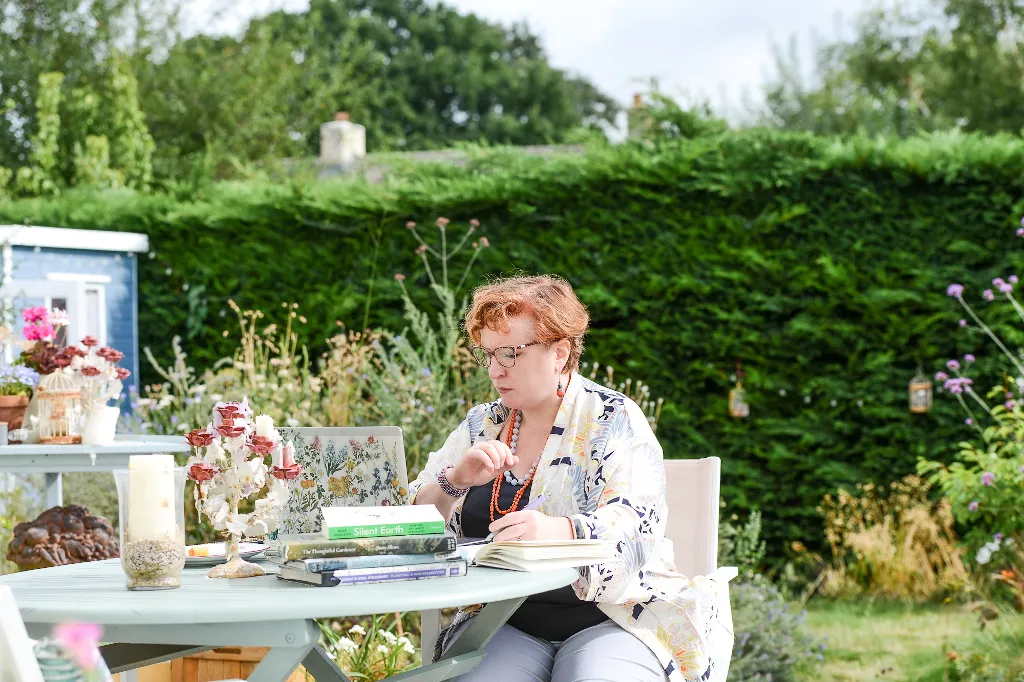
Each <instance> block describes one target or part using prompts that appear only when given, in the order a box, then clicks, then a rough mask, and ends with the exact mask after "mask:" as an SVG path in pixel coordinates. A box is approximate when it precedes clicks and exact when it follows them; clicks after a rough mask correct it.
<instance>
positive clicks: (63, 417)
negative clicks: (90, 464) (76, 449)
mask: <svg viewBox="0 0 1024 682" xmlns="http://www.w3.org/2000/svg"><path fill="white" fill-rule="evenodd" d="M36 399H37V400H38V401H39V442H40V443H44V444H55V445H73V444H77V443H81V442H82V435H81V423H82V392H81V390H79V388H78V385H77V384H76V383H75V380H74V379H72V378H71V377H70V376H68V375H67V374H65V373H64V372H63V371H61V370H57V371H56V372H53V373H52V374H47V375H45V376H44V377H43V378H42V379H40V380H39V388H38V389H37V390H36Z"/></svg>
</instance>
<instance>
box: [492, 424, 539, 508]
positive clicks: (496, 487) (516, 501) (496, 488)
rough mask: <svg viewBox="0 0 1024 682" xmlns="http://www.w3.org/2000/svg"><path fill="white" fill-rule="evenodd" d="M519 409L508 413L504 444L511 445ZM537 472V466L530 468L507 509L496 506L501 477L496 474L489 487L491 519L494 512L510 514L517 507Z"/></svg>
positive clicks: (499, 495)
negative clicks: (528, 473) (506, 433)
mask: <svg viewBox="0 0 1024 682" xmlns="http://www.w3.org/2000/svg"><path fill="white" fill-rule="evenodd" d="M518 412H519V410H512V414H511V415H509V420H508V435H506V436H505V445H507V446H509V447H510V448H511V447H512V425H513V424H515V423H516V414H517V413H518ZM536 473H537V468H536V467H533V468H531V469H530V475H529V476H527V477H526V480H525V481H523V487H522V488H520V489H519V491H518V492H517V493H516V496H515V497H513V498H512V506H511V507H509V508H508V509H502V508H501V507H500V506H498V499H499V498H500V497H501V479H502V478H503V477H502V476H497V477H496V478H495V479H494V485H493V486H492V487H491V521H492V522H493V521H494V517H495V514H501V515H502V516H504V515H505V514H511V513H512V512H514V511H515V510H516V509H518V508H519V500H521V499H522V497H523V493H525V492H526V489H527V488H529V487H530V482H531V481H532V480H533V477H534V475H535V474H536Z"/></svg>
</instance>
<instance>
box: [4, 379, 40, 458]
mask: <svg viewBox="0 0 1024 682" xmlns="http://www.w3.org/2000/svg"><path fill="white" fill-rule="evenodd" d="M38 385H39V373H38V372H36V371H35V370H34V369H32V368H31V367H23V366H20V365H6V364H5V365H2V366H0V421H3V422H7V432H8V434H11V433H13V432H14V430H15V429H20V428H21V425H22V423H23V422H24V420H25V410H27V409H28V401H29V398H31V397H32V393H33V391H35V389H36V386H38ZM8 442H11V443H18V442H20V441H19V440H17V439H14V438H12V439H10V440H9V441H8Z"/></svg>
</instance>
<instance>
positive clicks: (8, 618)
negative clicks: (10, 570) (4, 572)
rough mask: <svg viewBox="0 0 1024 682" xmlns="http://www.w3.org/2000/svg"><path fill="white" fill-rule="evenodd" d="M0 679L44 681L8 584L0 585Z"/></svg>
mask: <svg viewBox="0 0 1024 682" xmlns="http://www.w3.org/2000/svg"><path fill="white" fill-rule="evenodd" d="M0 680H3V682H43V673H42V671H41V670H40V669H39V663H38V662H37V661H36V656H35V653H33V650H32V640H30V639H29V638H28V632H27V631H26V630H25V623H24V621H22V620H21V613H19V612H18V605H17V604H15V603H14V593H12V592H11V588H10V587H8V586H7V585H0Z"/></svg>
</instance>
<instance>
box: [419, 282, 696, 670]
mask: <svg viewBox="0 0 1024 682" xmlns="http://www.w3.org/2000/svg"><path fill="white" fill-rule="evenodd" d="M588 322H589V316H588V314H587V310H586V308H585V307H584V306H583V304H582V303H581V302H580V300H579V299H578V298H577V297H576V294H575V293H574V292H573V290H572V287H571V286H570V285H569V284H568V283H567V282H566V281H564V280H563V279H561V278H557V277H550V276H540V277H517V278H511V279H505V280H502V281H498V282H494V283H491V284H487V285H485V286H482V287H480V288H478V289H477V290H476V291H475V292H474V295H473V305H472V307H471V309H470V310H469V312H468V314H467V317H466V322H465V326H466V331H467V332H468V334H469V336H470V338H471V340H472V343H473V344H474V348H473V352H474V354H475V355H476V358H477V360H478V361H479V362H480V364H481V365H483V366H485V367H487V368H488V371H489V374H490V378H491V381H492V382H493V384H494V387H495V388H496V389H497V391H498V393H499V394H500V396H501V397H500V399H499V400H497V401H495V402H493V403H489V404H485V405H478V406H476V407H474V408H473V409H471V410H470V411H469V414H468V415H467V416H466V419H465V420H464V421H463V422H462V424H461V425H459V427H458V428H457V429H456V430H455V431H454V432H453V433H452V434H451V435H450V436H449V437H448V439H447V440H446V442H445V443H444V445H443V446H442V447H441V449H440V450H438V451H437V452H434V453H431V455H430V458H429V459H428V461H427V464H426V466H425V468H424V470H423V472H422V473H421V474H420V475H419V477H418V478H417V479H416V481H415V482H414V483H413V484H412V486H411V492H412V494H413V495H414V496H415V503H416V504H433V505H435V506H436V507H437V508H438V509H439V510H440V511H441V513H442V514H443V515H444V516H445V517H446V518H447V519H448V524H449V527H450V528H451V529H452V530H453V531H455V533H457V534H458V535H460V536H464V537H484V536H486V535H487V534H488V533H489V532H491V531H494V532H495V537H494V540H495V541H502V540H572V539H575V538H590V539H595V538H600V539H604V540H608V541H610V542H611V543H612V544H613V545H614V546H615V549H616V552H617V554H618V558H619V561H617V562H609V563H607V564H603V565H598V566H589V567H585V568H580V569H579V572H580V576H579V580H577V581H576V582H575V583H574V584H573V585H572V586H567V587H564V588H562V589H558V590H553V591H550V592H546V593H543V594H538V595H534V596H531V597H529V598H528V599H527V600H526V601H525V602H524V603H523V604H522V606H520V607H519V609H518V610H517V611H516V612H515V613H514V614H513V615H512V617H511V618H510V619H509V621H508V623H507V624H506V625H504V626H502V628H501V629H500V630H499V631H498V633H497V634H496V635H495V637H494V638H493V639H492V640H491V641H490V642H489V643H488V645H487V656H486V657H485V658H484V660H483V661H482V662H481V663H480V664H479V665H478V666H477V667H476V668H475V669H474V670H473V671H472V672H470V673H467V674H466V675H463V676H462V677H460V678H459V679H460V680H469V681H487V682H493V681H494V680H502V681H506V680H507V681H508V682H520V681H522V682H527V681H530V682H534V681H542V682H547V681H549V680H550V681H551V682H578V681H581V680H615V681H616V682H619V681H625V680H636V681H637V682H664V681H665V680H669V681H670V682H680V681H681V680H707V679H709V677H710V676H711V675H712V672H713V666H714V662H713V661H712V660H710V658H709V645H708V639H709V636H710V629H711V624H712V620H713V618H714V617H715V613H714V602H713V597H712V592H711V587H712V586H711V584H710V583H709V582H708V581H706V580H703V579H695V580H693V581H690V580H688V579H687V578H686V577H684V576H682V575H680V574H678V573H676V572H675V570H674V563H673V558H672V546H671V542H670V541H668V540H666V539H665V518H666V515H667V506H666V500H665V494H666V493H665V467H664V464H663V462H662V452H661V446H660V445H659V444H658V441H657V439H656V438H655V436H654V433H653V431H652V430H651V427H650V424H649V423H648V421H647V418H646V416H645V415H644V413H643V411H642V410H641V409H640V408H639V407H638V406H637V405H636V403H634V402H633V401H632V400H630V399H629V398H627V397H626V396H624V395H623V394H621V393H619V392H617V391H614V390H611V389H608V388H605V387H603V386H599V385H598V384H596V383H594V382H592V381H590V380H588V379H585V378H583V377H582V376H580V374H579V373H578V371H577V370H578V369H579V361H580V355H581V354H582V352H583V336H584V334H585V332H586V331H587V325H588ZM541 494H543V495H545V496H546V499H545V500H544V502H543V503H542V504H541V506H540V509H539V510H538V511H532V510H529V511H523V510H522V509H523V507H525V506H526V505H527V503H528V502H529V501H530V500H531V499H533V498H536V497H537V496H539V495H541ZM680 549H682V551H685V548H680ZM478 611H479V607H476V608H475V609H463V610H460V612H459V613H458V615H457V616H456V618H455V621H454V623H453V624H452V626H451V627H449V628H448V629H447V630H446V632H445V633H444V634H443V635H442V637H441V638H440V639H439V641H438V644H437V652H438V653H440V652H441V651H443V649H444V648H447V646H448V645H449V644H451V642H452V641H454V639H455V637H457V636H458V633H459V632H461V631H462V629H463V628H464V626H465V624H466V622H467V621H468V620H469V618H471V617H472V616H474V615H476V613H477V612H478Z"/></svg>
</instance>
